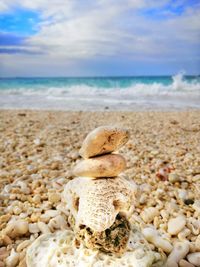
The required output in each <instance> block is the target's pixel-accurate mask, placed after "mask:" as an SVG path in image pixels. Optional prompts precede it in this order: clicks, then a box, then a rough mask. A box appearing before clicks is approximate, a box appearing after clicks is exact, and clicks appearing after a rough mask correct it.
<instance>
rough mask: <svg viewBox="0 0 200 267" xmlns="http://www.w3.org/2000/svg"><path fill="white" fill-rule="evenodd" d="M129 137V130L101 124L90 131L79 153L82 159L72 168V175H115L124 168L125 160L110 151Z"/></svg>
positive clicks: (96, 176)
mask: <svg viewBox="0 0 200 267" xmlns="http://www.w3.org/2000/svg"><path fill="white" fill-rule="evenodd" d="M128 139H129V132H128V131H127V130H125V129H120V128H117V127H110V126H102V127H99V128H97V129H95V130H94V131H92V132H91V133H90V134H88V136H87V137H86V139H85V140H84V142H83V144H82V147H81V149H80V151H79V154H80V155H81V156H82V157H83V159H84V160H82V161H81V162H79V163H78V164H77V166H76V167H75V168H74V170H73V175H74V176H87V177H91V178H94V179H97V178H102V177H103V178H105V177H108V178H109V177H116V176H118V175H119V174H120V173H121V172H123V171H124V170H125V168H126V160H125V159H124V157H123V156H121V155H119V154H113V153H112V152H114V151H116V150H117V149H119V148H120V147H121V146H123V145H124V144H125V143H126V142H127V141H128Z"/></svg>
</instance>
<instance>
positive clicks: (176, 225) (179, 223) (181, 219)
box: [168, 215, 186, 235]
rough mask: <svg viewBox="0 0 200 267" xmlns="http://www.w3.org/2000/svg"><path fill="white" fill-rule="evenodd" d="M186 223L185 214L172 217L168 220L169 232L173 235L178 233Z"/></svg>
mask: <svg viewBox="0 0 200 267" xmlns="http://www.w3.org/2000/svg"><path fill="white" fill-rule="evenodd" d="M185 225H186V219H185V216H182V215H179V216H177V217H176V218H172V219H170V220H169V222H168V233H169V234H171V235H177V234H178V233H179V232H180V231H181V230H182V229H183V228H184V227H185Z"/></svg>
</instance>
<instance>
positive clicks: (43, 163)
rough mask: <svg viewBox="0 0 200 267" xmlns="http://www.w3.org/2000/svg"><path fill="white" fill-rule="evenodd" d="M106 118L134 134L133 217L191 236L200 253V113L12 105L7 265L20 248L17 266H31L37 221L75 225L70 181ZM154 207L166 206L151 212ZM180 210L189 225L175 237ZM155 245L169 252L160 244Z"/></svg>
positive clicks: (3, 128) (4, 125)
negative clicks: (68, 201)
mask: <svg viewBox="0 0 200 267" xmlns="http://www.w3.org/2000/svg"><path fill="white" fill-rule="evenodd" d="M105 124H107V125H109V124H111V125H113V124H119V125H122V126H125V127H127V128H129V129H130V132H131V138H130V140H129V141H128V143H127V144H126V145H125V146H124V147H123V148H121V149H120V153H121V154H122V155H123V156H124V157H125V158H126V160H127V165H128V166H127V170H126V171H125V173H126V174H127V175H128V176H129V177H130V178H132V179H133V180H134V181H135V182H136V184H137V185H138V196H137V199H136V203H135V211H134V216H133V222H134V223H136V224H138V225H139V226H140V227H141V228H145V227H147V226H151V225H154V227H155V228H156V229H157V230H158V232H159V233H160V234H163V235H164V236H165V238H167V239H168V240H169V242H171V244H172V245H173V244H174V243H175V242H176V241H177V240H179V241H181V240H184V239H187V240H188V241H189V246H190V250H189V252H188V253H192V252H198V251H200V111H184V112H183V111H182V112H111V111H108V112H59V111H52V112H51V111H50V112H48V111H22V110H20V111H14V110H12V111H11V110H9V111H7V110H4V111H0V181H1V182H0V204H1V205H0V230H2V231H1V234H0V247H1V248H0V267H1V266H5V262H6V258H8V256H9V254H10V252H11V250H12V249H13V248H14V249H15V251H17V256H16V264H15V265H13V266H26V264H25V253H26V248H27V246H28V245H30V243H31V242H32V241H33V240H34V239H35V238H37V237H38V236H39V235H40V234H41V229H39V228H38V224H37V222H44V223H45V224H46V225H47V224H48V229H49V230H50V231H51V232H54V231H57V230H59V229H65V228H67V227H69V223H68V216H67V214H65V213H64V212H63V211H61V209H62V207H61V205H60V194H61V192H62V190H63V185H64V184H66V183H67V182H68V181H69V179H72V177H71V169H72V167H73V166H74V165H75V162H76V161H77V159H79V155H78V150H79V148H80V146H81V142H82V141H83V139H84V137H85V136H86V134H87V133H88V132H89V131H91V130H93V129H94V128H95V127H98V126H100V125H105ZM58 207H59V208H58ZM148 207H155V208H156V209H157V211H159V212H158V213H155V216H152V214H150V215H149V214H148V210H147V208H148ZM47 210H50V215H49V214H48V213H45V212H46V211H47ZM140 215H142V217H141V216H140ZM179 215H183V216H184V217H185V220H186V224H185V226H184V227H183V229H181V231H179V232H178V233H177V234H175V235H171V234H169V233H168V222H169V220H170V219H171V218H175V217H177V216H179ZM59 216H60V217H59ZM58 217H59V218H58ZM12 218H15V219H17V220H21V221H25V222H27V223H28V228H27V229H26V230H25V232H24V233H20V231H19V232H17V231H11V230H10V229H9V227H8V223H9V221H10V222H11V221H12ZM55 220H58V221H59V220H60V221H59V223H55ZM187 229H188V230H187ZM44 231H45V230H44ZM184 231H185V232H184ZM24 240H28V241H26V242H24ZM22 242H24V243H23V244H24V246H23V245H21V243H22ZM20 245H21V246H20ZM152 249H153V250H155V251H160V252H162V251H161V248H158V247H156V245H155V244H152ZM165 254H166V256H168V254H167V253H165ZM185 258H186V256H185Z"/></svg>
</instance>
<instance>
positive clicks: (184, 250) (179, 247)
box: [167, 241, 190, 263]
mask: <svg viewBox="0 0 200 267" xmlns="http://www.w3.org/2000/svg"><path fill="white" fill-rule="evenodd" d="M189 249H190V247H189V242H187V241H185V242H176V243H175V245H174V247H173V249H172V251H171V253H170V254H169V257H168V260H167V262H168V261H175V262H176V263H178V262H179V261H180V260H181V259H184V258H185V256H186V255H187V254H188V252H189Z"/></svg>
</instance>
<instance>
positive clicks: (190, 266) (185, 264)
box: [179, 259, 195, 267]
mask: <svg viewBox="0 0 200 267" xmlns="http://www.w3.org/2000/svg"><path fill="white" fill-rule="evenodd" d="M179 267H195V266H194V265H193V264H191V263H189V262H188V261H186V260H183V259H182V260H180V261H179Z"/></svg>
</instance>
